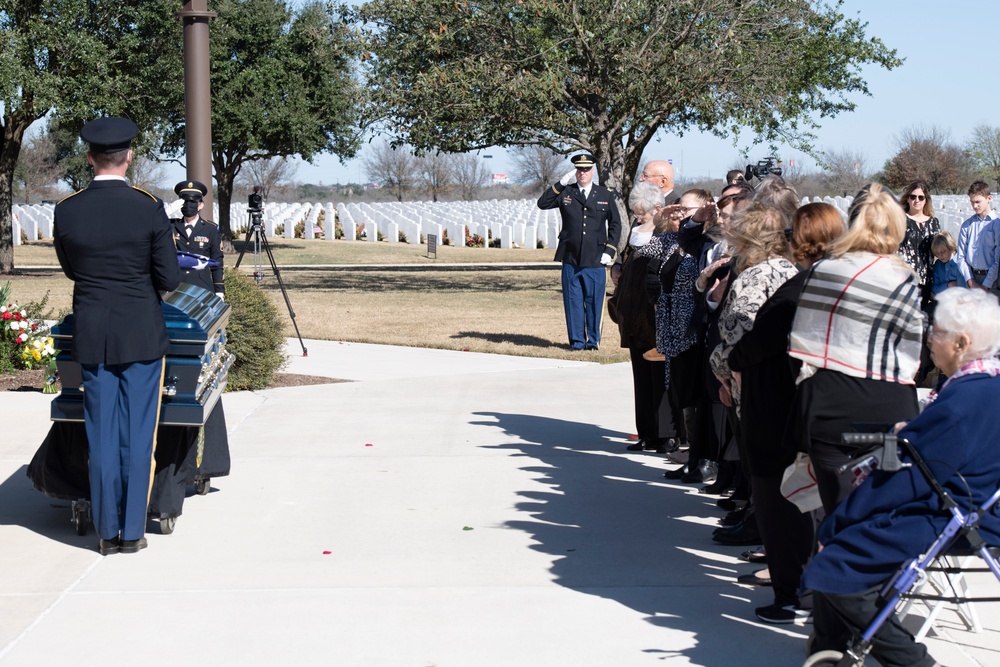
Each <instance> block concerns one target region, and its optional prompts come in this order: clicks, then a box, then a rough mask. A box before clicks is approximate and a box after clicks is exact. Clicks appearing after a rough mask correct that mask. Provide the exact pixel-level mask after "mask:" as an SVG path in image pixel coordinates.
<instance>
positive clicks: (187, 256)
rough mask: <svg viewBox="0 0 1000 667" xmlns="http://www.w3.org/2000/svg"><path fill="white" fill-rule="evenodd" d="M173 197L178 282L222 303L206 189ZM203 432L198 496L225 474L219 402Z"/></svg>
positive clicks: (189, 187)
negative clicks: (176, 200) (177, 201)
mask: <svg viewBox="0 0 1000 667" xmlns="http://www.w3.org/2000/svg"><path fill="white" fill-rule="evenodd" d="M174 193H175V194H176V195H177V196H178V197H180V198H181V199H183V200H184V204H183V205H182V206H181V215H183V216H184V217H183V218H180V219H174V220H171V222H172V223H173V226H174V239H175V241H176V243H177V261H178V263H179V264H180V268H181V282H182V283H188V284H191V285H194V286H196V287H201V288H203V289H206V290H208V291H209V292H214V293H215V295H216V296H217V297H219V298H220V299H224V298H225V286H224V283H223V258H222V247H221V246H220V235H219V228H218V226H217V225H215V223H212V222H209V221H207V220H205V219H203V218H202V217H201V215H200V211H201V210H202V209H203V208H204V207H205V201H204V197H205V195H206V194H208V187H206V186H205V184H204V183H199V182H198V181H181V182H180V183H178V184H177V185H175V186H174ZM204 428H205V431H204V448H203V451H202V453H201V455H200V456H199V458H198V461H197V475H196V477H195V487H196V488H197V489H198V493H199V494H202V495H204V494H206V493H208V491H209V490H210V488H211V485H210V479H211V478H213V477H223V476H225V475H228V474H229V468H230V456H229V437H228V434H227V428H226V415H225V412H223V408H222V399H221V398H220V399H219V401H218V402H217V403H216V404H215V408H214V409H213V410H212V414H210V415H209V416H208V419H206V420H205V427H204Z"/></svg>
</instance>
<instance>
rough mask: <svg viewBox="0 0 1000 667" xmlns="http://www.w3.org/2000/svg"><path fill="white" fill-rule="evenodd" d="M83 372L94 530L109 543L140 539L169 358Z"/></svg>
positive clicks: (95, 366)
mask: <svg viewBox="0 0 1000 667" xmlns="http://www.w3.org/2000/svg"><path fill="white" fill-rule="evenodd" d="M81 369H82V371H83V417H84V424H85V427H86V431H87V441H88V442H89V446H90V464H89V465H90V504H91V512H92V514H93V518H94V527H95V528H96V529H97V534H98V535H100V537H101V538H102V539H105V540H112V539H115V538H116V537H119V535H120V536H121V539H123V540H137V539H139V538H140V537H142V536H143V533H145V532H146V506H147V503H148V502H149V489H150V485H151V484H152V470H153V449H154V446H155V443H154V438H155V436H156V423H157V421H158V420H159V412H160V387H161V383H162V376H163V359H156V360H153V361H138V362H133V363H129V364H81Z"/></svg>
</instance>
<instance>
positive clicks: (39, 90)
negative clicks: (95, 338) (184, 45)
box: [0, 0, 180, 274]
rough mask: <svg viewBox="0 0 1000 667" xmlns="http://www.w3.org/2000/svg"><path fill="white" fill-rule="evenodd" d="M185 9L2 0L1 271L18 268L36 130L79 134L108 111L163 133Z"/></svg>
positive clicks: (159, 2) (165, 1)
mask: <svg viewBox="0 0 1000 667" xmlns="http://www.w3.org/2000/svg"><path fill="white" fill-rule="evenodd" d="M177 9H179V6H178V3H177V2H175V1H173V0H144V2H140V3H124V2H118V1H110V0H0V39H2V40H3V49H2V50H0V106H2V110H0V111H2V115H0V123H2V126H0V274H4V273H11V272H12V271H13V270H14V248H13V233H12V232H13V225H12V219H11V204H12V203H13V179H14V169H15V166H16V164H17V159H18V156H19V155H20V152H21V145H22V143H23V142H24V134H25V132H26V131H27V129H28V128H29V127H31V125H32V123H34V122H35V121H37V120H38V119H40V118H42V117H44V116H46V115H47V114H52V115H53V116H54V117H57V118H59V119H60V122H62V123H63V124H64V125H65V126H74V127H77V128H79V127H80V126H82V124H83V123H84V122H86V120H89V119H91V118H93V117H95V116H98V115H106V114H118V115H124V116H128V117H130V118H132V119H133V120H134V121H135V122H136V124H137V125H138V126H139V127H140V129H142V130H148V129H151V128H152V127H154V126H155V125H156V124H157V123H158V120H159V118H160V117H161V116H162V113H163V111H164V108H165V103H166V102H165V100H166V95H165V94H164V91H165V90H166V88H167V87H169V85H170V83H171V81H172V78H171V74H170V66H171V58H170V52H171V44H173V43H175V42H176V40H177V39H178V38H179V34H180V25H179V23H178V22H177V20H176V19H175V18H174V17H173V12H175V11H176V10H177ZM175 24H176V27H174V25H175ZM176 43H177V44H179V42H176ZM174 50H175V51H176V49H174ZM151 53H156V54H157V56H158V57H156V58H150V57H149V54H151ZM178 54H179V52H178ZM178 59H179V55H178ZM178 62H179V60H178Z"/></svg>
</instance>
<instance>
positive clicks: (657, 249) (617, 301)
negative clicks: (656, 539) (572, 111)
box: [608, 182, 677, 453]
mask: <svg viewBox="0 0 1000 667" xmlns="http://www.w3.org/2000/svg"><path fill="white" fill-rule="evenodd" d="M628 205H629V209H630V210H631V211H632V214H633V216H634V218H633V221H632V226H631V228H630V230H629V234H628V245H626V247H625V251H624V252H623V253H622V255H621V257H622V262H621V264H616V265H615V266H614V267H612V269H611V280H612V281H613V282H614V284H615V294H614V296H613V297H612V298H611V300H610V301H608V312H609V313H610V314H611V316H612V319H613V320H614V321H615V323H616V324H618V330H619V332H620V333H621V346H622V347H625V348H628V350H629V357H630V359H631V362H632V386H633V393H634V396H635V427H636V433H638V434H639V440H638V442H635V443H633V444H631V445H629V446H628V449H629V450H631V451H642V450H644V449H645V450H652V451H656V452H660V453H664V452H666V451H667V441H668V439H669V438H672V437H674V436H675V435H676V429H675V427H674V417H673V411H672V410H671V408H670V403H669V400H668V398H667V396H666V387H665V383H664V360H663V358H662V357H659V358H657V357H655V356H651V355H650V354H649V353H650V351H652V352H654V353H655V352H656V350H655V347H656V320H655V314H654V311H653V304H654V303H655V301H656V299H657V297H658V296H659V293H660V289H659V283H657V284H656V285H655V286H654V287H655V289H654V288H651V287H650V286H649V284H648V282H649V281H648V280H647V277H646V274H647V268H648V266H649V264H650V262H651V261H659V260H661V259H663V258H664V257H665V256H666V255H667V254H668V253H672V252H674V250H675V249H676V246H677V242H676V241H673V242H670V241H669V240H668V239H667V238H666V236H665V234H664V232H666V231H667V229H668V228H667V223H668V221H667V220H666V218H665V217H664V216H663V215H662V211H663V193H662V192H661V191H660V188H658V187H656V186H655V185H653V184H652V183H646V182H643V183H637V184H636V186H635V187H634V188H632V193H631V195H630V196H629V200H628Z"/></svg>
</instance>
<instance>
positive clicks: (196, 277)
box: [170, 181, 226, 299]
mask: <svg viewBox="0 0 1000 667" xmlns="http://www.w3.org/2000/svg"><path fill="white" fill-rule="evenodd" d="M174 194H176V195H177V196H178V197H180V198H181V199H183V200H184V204H183V205H182V206H181V215H182V216H184V217H183V218H177V219H174V220H171V221H170V222H171V223H172V224H173V228H174V240H175V242H176V244H177V250H178V251H179V252H182V253H187V254H186V256H185V255H181V256H180V259H181V282H182V283H188V284H190V285H195V286H196V287H201V288H204V289H206V290H208V291H209V292H215V295H216V296H217V297H219V298H220V299H222V298H224V297H225V291H226V288H225V284H224V282H223V278H222V271H223V269H222V247H221V244H220V236H219V228H218V227H217V226H216V225H215V224H213V223H211V222H208V221H207V220H205V219H204V218H202V217H201V215H200V212H201V210H202V209H203V208H204V207H205V201H204V197H205V195H206V194H208V187H206V186H205V184H204V183H199V182H198V181H181V182H180V183H178V184H177V185H176V186H174Z"/></svg>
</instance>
